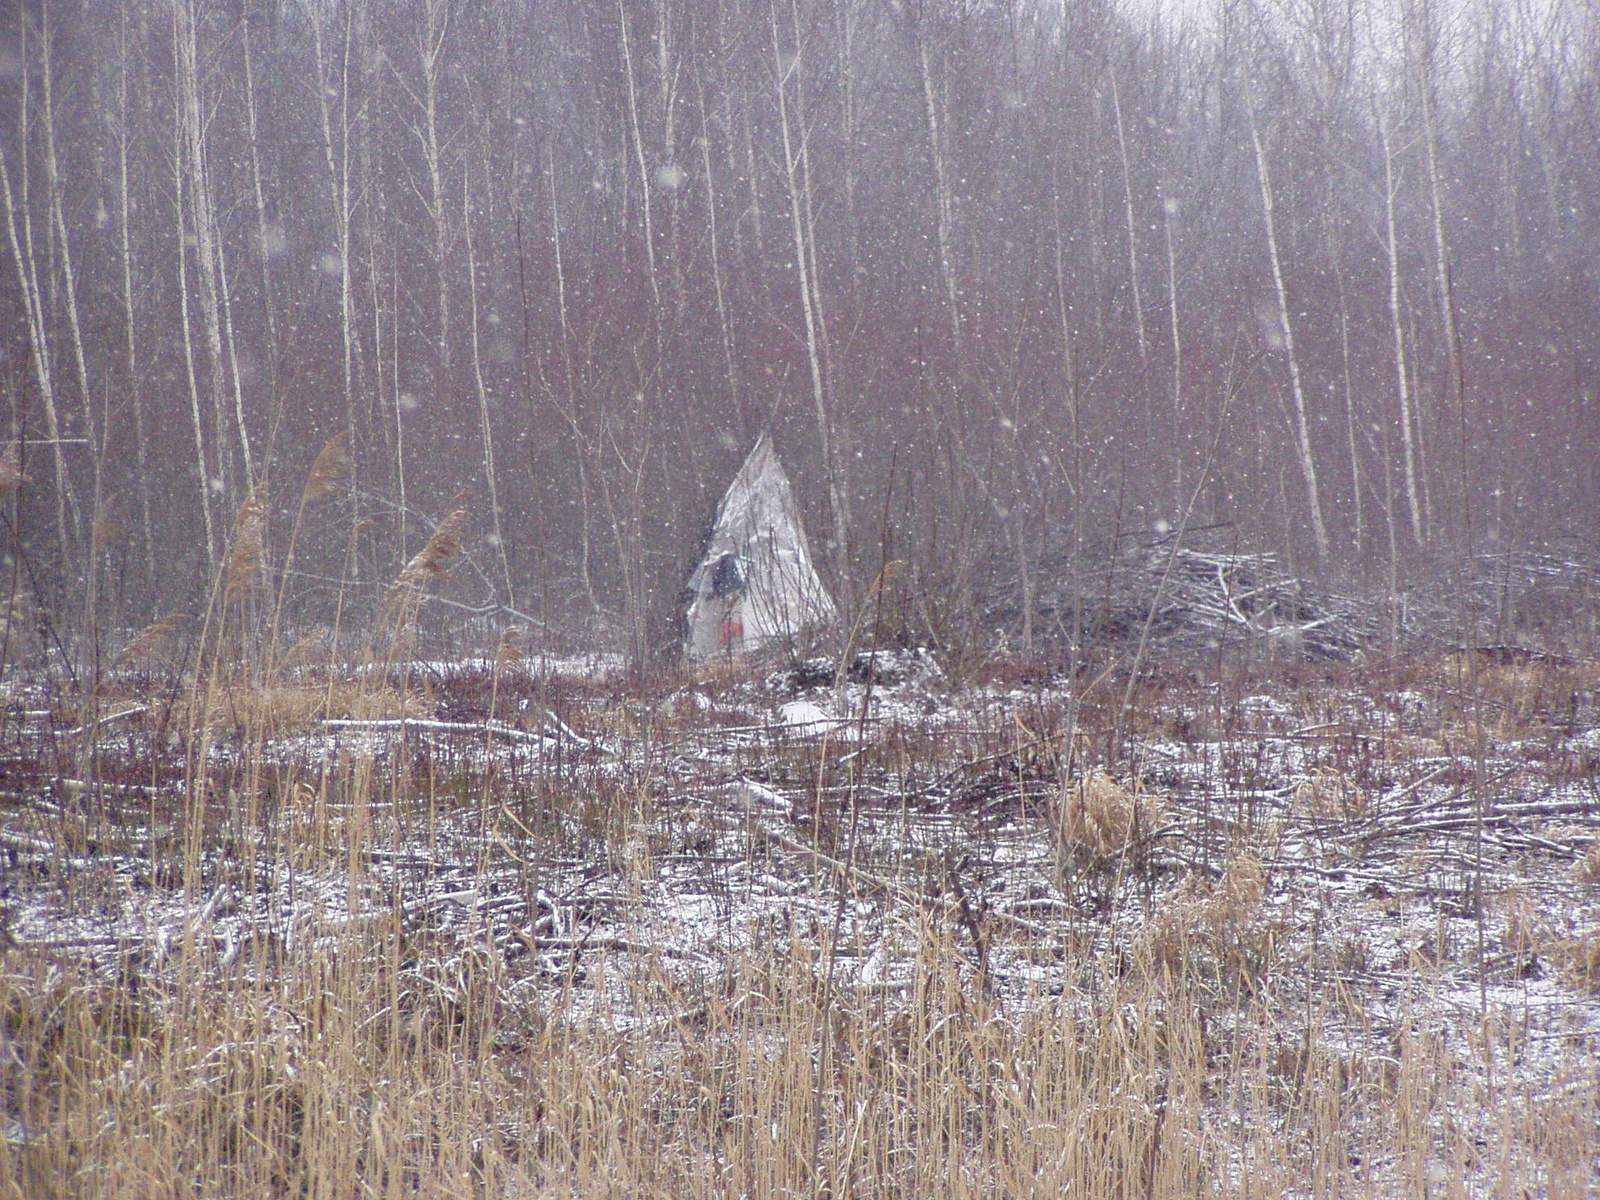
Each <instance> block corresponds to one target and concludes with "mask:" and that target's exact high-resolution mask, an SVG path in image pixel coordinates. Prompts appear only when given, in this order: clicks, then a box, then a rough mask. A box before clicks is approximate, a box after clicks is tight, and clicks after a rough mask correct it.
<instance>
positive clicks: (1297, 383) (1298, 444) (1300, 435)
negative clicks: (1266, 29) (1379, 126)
mask: <svg viewBox="0 0 1600 1200" xmlns="http://www.w3.org/2000/svg"><path fill="white" fill-rule="evenodd" d="M1246 86H1247V87H1248V85H1246ZM1246 107H1247V108H1248V109H1249V115H1250V143H1251V145H1252V146H1254V147H1255V152H1256V180H1257V182H1258V183H1259V184H1260V188H1261V211H1262V214H1263V216H1264V218H1265V220H1266V229H1267V253H1268V256H1269V257H1270V258H1271V260H1272V286H1273V290H1274V291H1275V292H1276V293H1277V298H1278V332H1279V335H1280V337H1281V338H1282V339H1283V352H1284V356H1285V357H1286V358H1287V359H1288V360H1289V387H1290V391H1291V393H1292V395H1293V397H1294V420H1295V449H1296V452H1297V456H1298V458H1299V460H1300V474H1301V477H1302V478H1303V479H1304V480H1305V486H1306V500H1307V503H1308V505H1309V507H1310V510H1311V531H1312V534H1313V536H1314V537H1315V538H1316V542H1317V561H1318V562H1326V561H1327V559H1328V529H1327V526H1326V525H1325V524H1323V520H1322V499H1321V497H1320V496H1319V495H1318V490H1317V464H1316V460H1315V459H1314V458H1313V457H1312V453H1311V430H1310V426H1309V424H1308V423H1307V420H1306V397H1305V388H1304V387H1303V386H1302V384H1301V380H1300V359H1299V356H1298V355H1297V354H1296V353H1295V348H1294V323H1293V322H1292V321H1291V320H1290V318H1289V291H1288V288H1287V287H1286V286H1285V285H1284V281H1283V262H1282V258H1281V256H1280V255H1279V253H1278V227H1277V222H1276V221H1275V219H1274V217H1273V205H1272V178H1271V176H1270V175H1269V173H1268V171H1267V155H1266V151H1265V150H1264V149H1263V148H1262V145H1261V126H1260V122H1259V121H1257V120H1256V110H1255V102H1254V100H1253V99H1249V98H1247V99H1246Z"/></svg>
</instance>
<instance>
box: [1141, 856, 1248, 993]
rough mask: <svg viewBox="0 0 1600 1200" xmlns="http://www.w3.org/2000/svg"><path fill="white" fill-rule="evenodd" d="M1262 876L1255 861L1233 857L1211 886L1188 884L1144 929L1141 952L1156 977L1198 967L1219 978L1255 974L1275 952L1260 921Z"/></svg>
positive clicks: (1242, 857)
mask: <svg viewBox="0 0 1600 1200" xmlns="http://www.w3.org/2000/svg"><path fill="white" fill-rule="evenodd" d="M1266 887H1267V872H1266V868H1265V866H1264V865H1263V863H1262V861H1261V858H1260V856H1259V855H1257V854H1255V853H1254V852H1252V851H1239V852H1236V853H1235V854H1234V855H1233V857H1232V858H1230V859H1229V860H1228V866H1227V869H1226V870H1224V871H1223V873H1222V877H1221V878H1220V879H1218V880H1217V881H1216V882H1215V883H1213V884H1211V885H1210V886H1205V885H1196V884H1193V883H1191V884H1188V885H1186V886H1185V889H1184V892H1183V893H1181V894H1180V895H1179V896H1178V897H1177V898H1176V900H1175V901H1174V902H1173V903H1171V904H1169V905H1168V906H1167V907H1166V908H1165V909H1164V910H1163V911H1162V912H1161V913H1160V914H1159V915H1158V916H1157V917H1156V919H1155V920H1154V921H1152V922H1151V923H1150V925H1149V926H1147V927H1146V929H1145V931H1144V935H1143V937H1142V939H1141V943H1142V945H1141V948H1142V950H1143V951H1144V954H1145V956H1146V959H1147V961H1148V962H1149V963H1150V965H1151V966H1152V967H1153V968H1154V969H1155V970H1156V971H1157V973H1159V974H1166V975H1168V976H1169V977H1176V976H1178V975H1180V974H1182V973H1183V972H1184V971H1186V970H1187V969H1188V968H1190V967H1196V966H1197V967H1200V968H1201V969H1202V970H1203V971H1205V973H1207V974H1212V975H1214V976H1216V977H1219V978H1227V977H1236V976H1239V975H1245V974H1254V973H1256V972H1257V971H1259V970H1260V969H1262V967H1263V966H1264V965H1265V964H1266V963H1267V962H1268V960H1269V959H1270V957H1271V955H1272V954H1273V952H1274V950H1275V949H1276V939H1275V930H1273V929H1272V927H1271V925H1270V924H1269V923H1268V922H1267V921H1266V920H1265V919H1264V918H1265V911H1264V905H1263V900H1264V898H1265V896H1266Z"/></svg>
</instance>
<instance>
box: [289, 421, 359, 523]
mask: <svg viewBox="0 0 1600 1200" xmlns="http://www.w3.org/2000/svg"><path fill="white" fill-rule="evenodd" d="M349 470H350V451H349V450H348V448H347V447H346V445H345V435H344V432H343V431H342V430H341V431H340V432H339V433H336V434H334V435H333V437H331V438H329V439H328V444H327V445H326V446H324V447H323V448H322V452H321V453H320V454H318V455H317V459H316V461H315V462H313V463H312V464H311V473H310V474H309V475H307V476H306V484H305V487H303V488H301V489H300V507H301V508H302V509H304V508H307V507H309V506H311V505H313V504H315V503H316V502H317V501H319V500H322V499H324V498H326V497H328V496H331V495H332V494H333V492H334V490H335V488H337V487H338V485H339V483H340V481H341V480H343V479H344V477H345V475H346V474H347V473H348V472H349Z"/></svg>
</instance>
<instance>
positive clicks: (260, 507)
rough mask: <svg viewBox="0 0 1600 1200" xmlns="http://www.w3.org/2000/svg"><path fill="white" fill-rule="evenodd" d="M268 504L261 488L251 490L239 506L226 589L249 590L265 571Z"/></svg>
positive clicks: (232, 590)
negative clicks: (247, 588)
mask: <svg viewBox="0 0 1600 1200" xmlns="http://www.w3.org/2000/svg"><path fill="white" fill-rule="evenodd" d="M266 526H267V502H266V499H265V498H264V497H263V496H262V489H261V488H259V487H257V488H254V489H252V490H251V492H250V496H249V498H248V499H246V500H245V502H244V503H243V504H242V505H240V506H239V512H238V515H237V516H235V517H234V519H233V532H232V534H231V535H230V540H231V541H232V543H233V549H232V551H231V552H230V553H229V555H228V574H227V581H228V583H227V590H228V591H229V592H234V591H238V590H239V589H241V588H246V587H249V586H250V585H251V584H253V583H254V582H255V581H256V580H257V579H258V578H259V577H260V575H261V573H262V571H263V570H264V569H265V565H266V563H265V560H266Z"/></svg>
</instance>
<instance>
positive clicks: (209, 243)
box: [0, 0, 1600, 652]
mask: <svg viewBox="0 0 1600 1200" xmlns="http://www.w3.org/2000/svg"><path fill="white" fill-rule="evenodd" d="M0 203H3V207H0V220H3V224H4V232H3V237H0V398H3V403H4V405H5V409H6V414H5V415H6V420H7V422H8V423H9V426H10V436H11V437H14V438H16V439H19V443H20V444H19V446H18V448H17V450H16V451H15V457H14V458H13V460H12V461H13V462H14V464H15V468H16V471H17V472H19V473H20V476H21V478H20V479H18V480H16V482H18V483H20V485H21V486H20V487H18V488H17V489H16V490H15V492H14V494H12V495H11V496H10V497H9V499H8V500H7V502H6V507H7V509H8V510H9V511H8V512H7V520H8V521H9V522H10V526H9V529H8V531H7V534H8V539H9V542H10V545H9V546H8V547H7V549H8V550H9V551H10V554H11V562H10V563H9V564H8V566H9V572H8V573H9V574H10V575H11V577H12V579H11V583H12V588H11V590H12V593H13V594H14V595H15V594H16V593H18V592H19V591H29V592H31V593H32V594H33V596H34V598H35V600H36V602H37V603H38V604H39V606H40V607H41V608H42V609H43V610H46V611H50V612H55V613H57V614H58V619H59V621H60V622H61V623H63V624H64V625H68V626H70V625H75V624H76V625H78V626H81V627H82V628H83V629H84V630H85V631H86V632H94V631H99V630H101V629H111V628H114V627H115V628H130V627H134V626H137V625H140V624H142V623H144V622H146V621H149V620H150V619H152V618H154V617H157V616H159V615H161V614H162V613H166V612H170V611H173V610H186V611H190V612H195V611H198V610H199V608H201V607H202V606H203V605H204V603H205V593H206V589H207V587H208V586H209V585H210V583H211V581H212V580H213V579H215V578H217V576H218V572H219V571H221V570H222V569H223V567H224V566H225V565H226V560H227V556H228V554H229V545H230V530H232V529H233V528H234V522H235V520H236V516H237V514H238V513H240V512H241V511H242V510H243V509H244V508H246V506H247V502H248V500H249V498H250V497H251V496H252V495H254V496H255V498H256V504H257V508H256V511H258V512H263V513H265V515H266V516H265V520H266V526H267V536H266V538H265V544H266V546H267V548H268V550H267V552H268V553H269V554H276V555H278V558H279V560H280V561H279V563H278V565H279V566H282V565H284V563H283V562H282V561H281V560H282V558H283V551H282V549H281V547H282V545H283V541H284V535H285V534H286V533H287V532H288V530H289V529H290V527H291V526H292V525H295V524H296V523H297V522H298V521H299V519H300V517H304V518H305V522H306V527H305V530H304V532H303V533H301V534H300V535H299V538H298V541H297V543H296V550H295V555H296V558H295V564H294V565H295V578H296V579H297V580H298V581H299V582H298V584H297V587H296V588H295V590H294V595H293V597H292V604H293V605H294V606H295V608H294V611H295V612H296V613H298V614H299V615H300V616H302V617H304V618H305V619H307V620H316V619H318V618H319V616H325V615H326V613H327V612H328V611H330V610H331V609H332V608H333V606H334V605H335V604H336V603H337V602H338V600H337V598H338V597H340V596H344V595H345V594H346V593H347V592H348V591H349V589H350V588H351V587H357V588H359V587H362V586H366V584H367V583H368V582H370V585H371V587H372V588H373V589H374V590H375V593H376V591H378V590H381V589H382V587H383V586H384V585H385V584H386V583H387V581H388V580H389V579H392V578H393V576H394V573H395V570H396V569H397V568H398V567H399V566H400V564H403V563H405V562H406V561H407V559H408V558H410V557H411V556H412V555H413V554H415V553H416V552H417V551H418V550H419V549H421V548H422V546H423V544H424V543H425V542H426V541H427V539H428V537H429V534H430V533H431V532H432V530H433V528H434V526H433V521H435V520H436V519H437V518H438V517H439V516H440V514H441V513H443V512H444V511H445V510H446V509H447V508H448V507H449V506H450V503H451V497H454V496H457V495H458V494H459V493H461V492H462V491H465V492H466V493H467V498H466V499H465V500H464V501H462V503H463V504H464V505H465V506H467V507H468V508H469V509H470V510H471V511H472V513H473V521H474V530H475V532H476V533H477V534H481V535H484V536H483V537H482V538H481V539H479V540H477V541H475V542H474V546H473V557H474V561H475V563H476V565H477V574H476V575H475V576H471V577H470V578H472V579H473V580H474V581H475V582H473V584H472V587H474V588H476V589H477V592H476V594H475V602H477V603H481V604H483V605H491V604H498V605H505V606H509V607H511V608H513V609H516V610H517V611H518V612H520V613H523V614H531V615H533V616H534V617H535V618H536V619H537V620H538V621H539V622H542V623H543V626H544V628H543V633H542V635H541V636H542V637H543V638H544V639H545V640H546V641H552V642H553V641H556V640H561V639H578V638H592V637H593V636H595V634H596V633H603V634H604V635H605V636H607V637H609V638H611V639H613V640H615V641H619V642H622V643H625V644H627V645H629V646H631V647H633V648H634V649H635V650H639V651H641V652H642V651H645V650H647V649H648V648H649V647H651V646H655V645H661V644H665V643H666V642H668V641H669V640H670V631H671V627H672V626H671V622H672V617H673V615H674V613H675V611H676V606H677V600H678V594H679V589H680V588H681V586H682V581H683V579H684V577H685V576H686V574H687V570H688V568H689V566H690V565H692V562H693V559H694V556H695V553H696V550H697V549H698V544H699V542H700V539H701V538H703V536H704V534H705V532H706V529H707V527H708V523H709V520H710V517H711V513H712V510H713V508H714V506H715V503H716V499H717V496H718V495H719V494H720V491H721V489H722V487H723V486H724V485H725V483H726V481H727V479H728V478H729V477H730V475H731V473H732V471H733V470H734V469H735V468H736V467H737V465H738V462H739V461H740V458H741V457H742V455H743V454H744V453H745V451H746V450H747V449H748V448H749V445H750V444H751V443H752V442H753V440H754V439H755V437H756V435H757V434H758V433H759V432H760V431H761V430H763V429H767V428H770V429H772V430H773V431H774V434H775V438H776V442H777V445H778V449H779V451H780V453H781V454H782V455H783V456H784V458H785V460H786V462H787V463H788V465H789V468H790V472H791V474H792V475H793V476H794V478H795V482H796V487H797V491H798V494H799V495H800V498H801V502H802V505H803V506H804V508H805V509H806V512H807V515H808V520H809V523H810V527H811V533H812V540H813V543H814V548H815V549H816V551H817V557H818V559H819V564H820V565H821V566H823V568H824V569H825V572H826V573H827V575H828V577H829V578H830V581H831V582H832V583H833V584H834V585H835V586H837V587H838V589H839V590H840V593H841V594H842V596H843V597H844V598H845V599H846V600H847V601H848V600H860V599H861V598H863V597H864V596H865V595H867V594H868V591H869V589H870V587H871V585H872V582H873V580H874V578H875V577H876V575H877V573H878V571H879V569H880V567H881V564H882V563H883V562H885V561H888V560H889V559H890V558H893V559H897V560H899V561H901V562H903V563H904V564H905V566H904V568H903V569H901V570H900V571H899V572H898V573H896V574H895V577H894V578H895V587H896V589H897V593H896V594H897V595H898V596H899V597H900V604H901V607H900V609H899V610H898V612H899V614H900V616H901V618H903V620H904V622H905V623H906V625H907V627H909V628H912V629H913V631H915V630H917V629H923V630H926V629H936V628H937V627H938V626H939V625H940V623H941V621H948V620H949V617H948V614H949V613H950V612H955V611H965V610H968V609H970V608H971V607H972V601H973V598H974V597H976V596H978V595H979V594H981V593H982V592H983V591H984V589H985V588H986V587H989V586H991V584H992V583H993V581H994V580H996V579H1000V578H1004V579H1008V580H1011V581H1012V583H1013V585H1015V584H1016V583H1018V582H1020V585H1021V588H1022V592H1023V594H1024V596H1026V595H1027V594H1028V592H1029V590H1030V588H1031V587H1033V586H1034V585H1035V582H1036V581H1037V580H1038V579H1039V577H1040V576H1041V575H1042V574H1044V573H1046V572H1048V571H1049V570H1053V569H1055V568H1054V566H1052V565H1051V564H1056V563H1059V562H1060V561H1062V558H1063V556H1066V557H1067V558H1069V559H1070V558H1071V557H1072V556H1073V555H1075V554H1081V553H1083V552H1084V548H1085V547H1087V546H1089V545H1090V544H1091V543H1103V541H1104V539H1106V538H1108V537H1113V536H1115V535H1117V534H1119V533H1126V532H1129V531H1140V532H1143V531H1149V530H1151V529H1156V530H1165V529H1170V528H1176V527H1179V526H1182V527H1185V528H1187V527H1193V526H1199V525H1210V524H1213V523H1219V522H1229V523H1231V524H1230V526H1229V528H1230V530H1231V531H1232V532H1231V533H1230V534H1229V535H1228V536H1230V537H1232V538H1234V539H1235V540H1236V541H1237V542H1238V543H1239V544H1241V545H1245V546H1247V547H1249V548H1251V549H1259V548H1271V549H1273V550H1275V551H1276V552H1278V553H1279V554H1280V555H1282V556H1284V557H1285V558H1286V559H1287V561H1288V564H1289V566H1290V567H1291V568H1293V569H1295V570H1297V571H1301V572H1305V573H1317V574H1321V575H1323V576H1326V577H1329V578H1338V579H1341V580H1344V581H1347V582H1350V583H1352V584H1354V585H1366V586H1380V587H1382V586H1387V587H1389V588H1391V589H1393V588H1396V587H1405V586H1408V581H1418V580H1425V579H1427V578H1433V577H1436V574H1437V571H1438V567H1439V564H1440V563H1448V562H1457V563H1460V562H1465V561H1468V560H1469V559H1470V558H1471V557H1472V556H1475V555H1482V554H1494V553H1499V552H1502V551H1506V550H1509V549H1512V548H1522V547H1529V546H1533V545H1536V544H1544V543H1554V542H1573V541H1576V542H1577V543H1580V544H1587V545H1590V546H1591V547H1592V543H1593V540H1594V539H1593V535H1592V532H1590V531H1591V530H1592V523H1593V521H1594V518H1595V516H1596V500H1597V489H1596V485H1595V476H1596V474H1597V472H1596V465H1597V457H1600V456H1597V454H1596V450H1595V447H1596V446H1597V445H1600V396H1597V393H1600V357H1597V356H1600V346H1597V342H1600V291H1597V286H1596V263H1597V262H1600V8H1597V7H1596V5H1595V4H1594V3H1593V2H1592V0H1549V2H1546V3H1537V4H1535V3H1525V2H1521V0H1513V2H1488V0H1464V2H1463V3H1459V4H1441V3H1437V2H1436V0H1396V2H1394V3H1384V4H1368V3H1359V2H1357V0H1256V2H1248V0H1239V2H1226V3H1223V4H1221V5H1220V6H1218V7H1216V8H1214V9H1211V10H1207V11H1205V12H1199V11H1196V12H1193V13H1190V12H1186V11H1178V12H1172V11H1167V12H1153V11H1149V10H1145V9H1140V8H1134V7H1129V6H1121V5H1117V4H1113V3H1106V2H1101V0H1086V2H1072V3H1066V4H1056V3H1044V2H1039V3H1030V2H1026V0H765V2H755V0H737V2H736V0H648V2H647V0H617V2H616V3H607V2H604V0H600V2H595V3H582V4H573V3H566V2H559V3H557V2H543V0H506V2H501V3H495V4H467V3H453V2H451V0H392V2H391V0H313V2H311V3H267V2H259V0H229V2H221V0H151V2H148V3H136V2H133V0H122V2H112V3H87V2H84V3H74V2H70V0H69V2H49V3H37V2H26V0H25V2H23V3H20V4H19V3H15V2H12V3H6V4H4V5H0ZM334 439H339V440H338V441H337V442H336V443H334ZM330 443H334V446H333V450H332V451H331V453H333V454H334V455H335V456H336V457H337V456H338V455H341V454H342V455H347V456H348V458H349V465H350V467H351V469H350V470H348V471H346V472H343V473H342V474H341V475H340V480H341V482H340V484H339V486H338V488H337V489H336V493H337V494H335V495H330V496H326V497H323V495H322V491H321V490H319V492H318V494H317V496H316V497H315V498H316V499H318V501H319V502H318V503H317V504H315V505H314V506H311V509H309V510H308V509H307V506H306V505H305V504H304V503H302V502H303V501H304V500H305V498H306V494H305V493H303V492H302V483H303V482H304V480H305V479H306V473H307V471H308V470H309V469H310V467H311V464H312V462H313V460H314V459H315V458H317V456H318V455H319V453H321V452H323V451H324V450H325V449H326V448H328V447H329V446H330ZM325 461H331V460H325ZM297 514H298V515H297ZM272 547H279V549H276V550H274V549H272ZM86 597H88V599H86ZM1022 636H1023V638H1024V640H1028V639H1031V637H1032V633H1031V630H1030V629H1027V628H1024V630H1023V631H1022Z"/></svg>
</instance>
